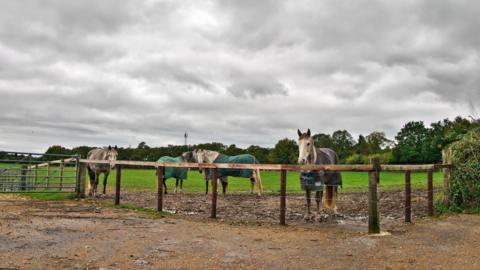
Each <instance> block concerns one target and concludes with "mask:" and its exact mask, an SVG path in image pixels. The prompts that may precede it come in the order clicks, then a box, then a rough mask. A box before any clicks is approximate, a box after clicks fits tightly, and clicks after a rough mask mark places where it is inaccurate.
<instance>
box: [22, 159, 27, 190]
mask: <svg viewBox="0 0 480 270" xmlns="http://www.w3.org/2000/svg"><path fill="white" fill-rule="evenodd" d="M20 170H21V171H20V175H21V176H20V190H21V191H25V190H27V166H26V165H23V166H22V167H21V169H20Z"/></svg>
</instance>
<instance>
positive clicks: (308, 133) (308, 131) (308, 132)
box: [307, 129, 311, 137]
mask: <svg viewBox="0 0 480 270" xmlns="http://www.w3.org/2000/svg"><path fill="white" fill-rule="evenodd" d="M310 134H311V133H310V129H308V130H307V135H308V137H310Z"/></svg>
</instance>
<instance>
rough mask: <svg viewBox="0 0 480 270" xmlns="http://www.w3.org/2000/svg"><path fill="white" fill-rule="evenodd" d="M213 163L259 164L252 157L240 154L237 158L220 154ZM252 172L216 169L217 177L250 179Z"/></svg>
mask: <svg viewBox="0 0 480 270" xmlns="http://www.w3.org/2000/svg"><path fill="white" fill-rule="evenodd" d="M213 163H230V164H259V163H260V162H258V160H257V159H256V158H255V157H254V156H252V155H249V154H242V155H237V156H227V155H224V154H220V155H218V157H217V158H216V159H215V161H214V162H213ZM252 171H253V170H252V169H218V176H219V177H223V176H235V177H243V178H250V177H252ZM209 173H210V172H209ZM208 178H210V177H208Z"/></svg>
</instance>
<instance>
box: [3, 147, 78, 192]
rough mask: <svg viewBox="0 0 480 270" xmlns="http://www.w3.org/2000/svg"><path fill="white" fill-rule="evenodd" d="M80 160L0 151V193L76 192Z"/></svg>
mask: <svg viewBox="0 0 480 270" xmlns="http://www.w3.org/2000/svg"><path fill="white" fill-rule="evenodd" d="M78 163H79V156H73V155H56V154H36V153H23V152H4V151H0V193H2V192H3V193H5V192H76V193H78V190H79V185H78V177H77V176H78Z"/></svg>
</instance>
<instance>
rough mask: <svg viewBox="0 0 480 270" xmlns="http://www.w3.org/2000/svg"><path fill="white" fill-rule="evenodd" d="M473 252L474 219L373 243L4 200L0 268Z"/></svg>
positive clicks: (435, 263)
mask: <svg viewBox="0 0 480 270" xmlns="http://www.w3.org/2000/svg"><path fill="white" fill-rule="evenodd" d="M0 196H2V195H0ZM478 246H480V216H473V215H456V216H450V217H446V218H442V219H433V220H422V221H420V222H417V223H416V224H415V225H401V226H400V225H399V226H398V227H397V228H396V230H395V231H393V234H391V235H387V236H377V237H374V236H368V235H367V234H366V233H365V232H364V231H358V230H354V229H352V228H350V227H349V226H342V225H341V224H340V225H339V224H332V223H328V222H327V223H323V224H316V225H315V226H313V225H312V226H311V227H309V228H302V227H297V226H288V227H280V226H276V225H270V226H266V225H262V226H252V225H229V224H224V223H219V222H215V221H209V220H203V221H197V220H190V219H188V218H187V217H181V218H162V219H154V218H152V217H151V216H149V215H148V214H145V213H137V212H133V211H129V210H121V209H112V208H102V207H99V206H98V205H95V204H92V203H86V202H76V201H69V202H39V201H32V200H26V199H23V198H20V197H12V196H2V197H0V259H1V260H0V268H7V269H8V268H10V269H17V268H18V269H20V268H21V269H85V268H88V269H99V268H103V269H207V268H208V269H262V268H263V269H307V268H308V269H320V268H323V269H324V268H327V269H367V268H371V269H412V268H417V269H480V253H479V252H478Z"/></svg>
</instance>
